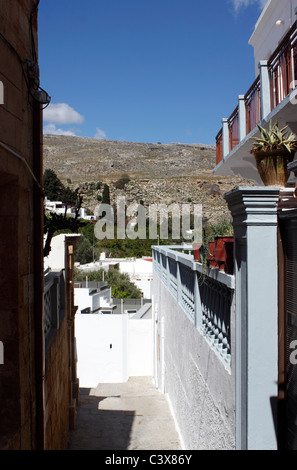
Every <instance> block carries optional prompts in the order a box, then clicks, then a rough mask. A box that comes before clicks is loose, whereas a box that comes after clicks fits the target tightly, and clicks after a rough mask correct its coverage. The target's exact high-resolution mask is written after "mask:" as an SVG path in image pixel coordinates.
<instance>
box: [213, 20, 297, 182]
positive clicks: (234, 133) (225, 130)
mask: <svg viewBox="0 0 297 470" xmlns="http://www.w3.org/2000/svg"><path fill="white" fill-rule="evenodd" d="M259 69H260V73H259V75H258V76H257V78H256V80H255V81H254V83H253V84H252V86H251V87H250V88H249V90H248V91H247V92H246V93H245V94H244V95H239V97H238V105H237V107H236V108H235V110H234V111H233V112H232V114H231V115H230V117H229V118H227V119H225V118H224V119H222V124H223V126H222V128H221V129H220V131H219V132H218V134H217V136H216V167H215V169H214V173H215V174H222V175H223V174H229V175H230V174H232V175H238V174H239V175H240V176H242V177H244V178H251V179H254V180H255V181H256V182H257V183H259V184H260V185H262V182H261V180H260V179H259V176H258V173H257V170H256V166H255V162H254V158H253V156H252V155H251V154H250V150H251V138H252V137H256V136H258V134H259V131H258V128H257V124H261V125H262V126H264V127H265V126H267V125H268V123H269V121H270V119H273V120H277V121H278V123H279V125H280V126H286V125H288V126H289V127H291V129H292V131H293V132H296V130H297V119H296V109H295V106H294V103H295V101H296V100H295V95H296V86H297V24H296V23H295V24H294V25H293V26H292V28H291V29H290V30H289V32H288V33H287V35H286V36H285V38H284V39H283V41H282V42H281V43H280V45H279V47H278V48H277V49H276V50H275V51H274V53H273V54H272V56H271V57H270V58H269V60H268V61H261V62H260V64H259Z"/></svg>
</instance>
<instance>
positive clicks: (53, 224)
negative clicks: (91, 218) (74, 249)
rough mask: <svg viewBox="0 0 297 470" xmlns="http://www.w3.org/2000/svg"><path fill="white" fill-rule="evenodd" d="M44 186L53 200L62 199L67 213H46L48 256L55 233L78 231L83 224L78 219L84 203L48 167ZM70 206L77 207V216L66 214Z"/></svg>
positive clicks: (45, 253)
mask: <svg viewBox="0 0 297 470" xmlns="http://www.w3.org/2000/svg"><path fill="white" fill-rule="evenodd" d="M43 186H44V192H45V195H46V196H47V197H48V199H49V200H51V201H57V200H58V201H62V202H63V203H64V204H65V213H64V215H62V214H56V213H54V212H52V213H50V214H44V234H45V235H47V237H46V241H45V246H44V250H43V253H44V256H48V254H49V253H50V250H51V247H50V246H51V241H52V238H53V236H54V235H55V234H58V233H66V232H67V233H69V232H72V233H73V232H74V233H75V232H78V230H79V227H81V225H82V224H83V222H81V221H80V220H78V218H77V217H78V213H79V209H80V207H81V204H82V197H81V196H78V194H77V193H76V192H75V191H72V190H71V189H70V188H69V187H67V188H66V187H65V186H64V185H63V183H62V182H61V181H60V180H59V178H58V177H57V175H56V173H55V172H54V171H53V170H50V169H47V170H45V172H44V175H43ZM68 206H75V207H76V214H75V217H74V218H72V217H68V216H67V214H66V211H67V207H68Z"/></svg>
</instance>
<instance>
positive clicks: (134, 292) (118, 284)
mask: <svg viewBox="0 0 297 470" xmlns="http://www.w3.org/2000/svg"><path fill="white" fill-rule="evenodd" d="M103 273H104V280H105V281H106V282H107V283H108V285H109V286H110V287H111V294H112V297H113V298H115V299H140V298H141V291H140V290H139V289H138V287H137V286H136V285H135V284H134V283H133V282H131V281H130V279H129V276H128V274H125V273H120V272H119V271H118V270H116V269H110V270H109V271H107V272H105V271H104V270H103V269H100V270H98V271H88V272H87V273H85V272H83V271H81V270H78V269H75V270H74V280H75V281H77V282H81V281H85V279H86V277H88V280H89V281H97V282H100V281H102V280H103Z"/></svg>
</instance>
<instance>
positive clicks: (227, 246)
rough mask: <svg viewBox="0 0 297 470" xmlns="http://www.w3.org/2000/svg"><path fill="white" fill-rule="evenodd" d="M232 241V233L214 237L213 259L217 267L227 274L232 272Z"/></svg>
mask: <svg viewBox="0 0 297 470" xmlns="http://www.w3.org/2000/svg"><path fill="white" fill-rule="evenodd" d="M233 243H234V237H233V236H232V235H231V236H223V237H221V236H218V237H215V250H214V253H215V260H216V262H217V264H218V266H219V269H221V270H222V271H225V272H226V273H228V274H233V266H234V259H233V258H234V257H233Z"/></svg>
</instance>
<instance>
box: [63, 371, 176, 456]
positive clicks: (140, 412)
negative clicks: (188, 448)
mask: <svg viewBox="0 0 297 470" xmlns="http://www.w3.org/2000/svg"><path fill="white" fill-rule="evenodd" d="M68 448H69V450H181V449H182V447H181V443H180V440H179V436H178V433H177V430H176V427H175V423H174V420H173V417H172V414H171V411H170V408H169V405H168V402H167V399H166V396H165V395H163V394H162V393H160V392H159V391H158V390H157V389H156V387H155V385H154V383H153V379H152V377H131V378H130V379H129V381H128V382H125V383H115V384H99V385H98V386H97V387H96V388H92V389H80V405H79V407H78V409H77V423H76V429H75V430H74V431H71V432H70V436H69V447H68Z"/></svg>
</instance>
